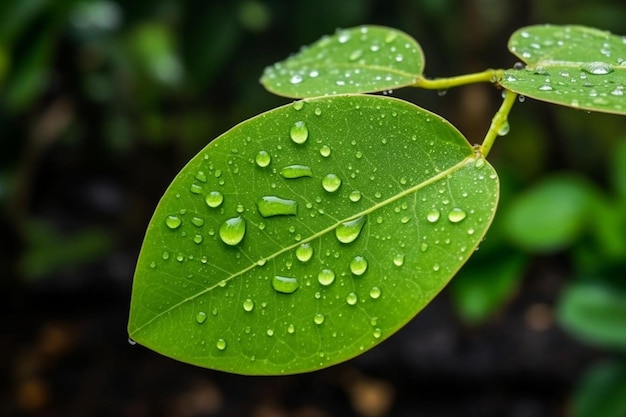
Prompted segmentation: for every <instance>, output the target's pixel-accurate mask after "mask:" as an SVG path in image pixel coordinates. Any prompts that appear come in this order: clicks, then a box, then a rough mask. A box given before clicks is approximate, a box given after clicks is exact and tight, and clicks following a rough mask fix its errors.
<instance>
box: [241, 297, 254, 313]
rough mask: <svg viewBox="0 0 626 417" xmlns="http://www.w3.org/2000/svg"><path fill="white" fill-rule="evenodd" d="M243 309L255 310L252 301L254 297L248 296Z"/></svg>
mask: <svg viewBox="0 0 626 417" xmlns="http://www.w3.org/2000/svg"><path fill="white" fill-rule="evenodd" d="M243 309H244V310H246V311H252V310H254V301H252V299H250V298H246V300H245V301H244V302H243Z"/></svg>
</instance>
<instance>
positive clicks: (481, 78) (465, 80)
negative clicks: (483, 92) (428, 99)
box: [413, 69, 504, 90]
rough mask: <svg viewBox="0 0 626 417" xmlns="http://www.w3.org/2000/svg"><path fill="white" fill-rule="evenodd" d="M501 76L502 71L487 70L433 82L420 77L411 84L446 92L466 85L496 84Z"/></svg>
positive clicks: (438, 79)
mask: <svg viewBox="0 0 626 417" xmlns="http://www.w3.org/2000/svg"><path fill="white" fill-rule="evenodd" d="M502 74H504V70H501V69H487V70H485V71H482V72H477V73H474V74H465V75H459V76H456V77H450V78H437V79H435V80H429V79H427V78H423V77H420V78H418V79H417V81H416V82H415V84H413V87H419V88H425V89H428V90H447V89H448V88H452V87H458V86H460V85H466V84H474V83H481V82H486V83H496V82H497V81H498V80H499V79H500V78H502Z"/></svg>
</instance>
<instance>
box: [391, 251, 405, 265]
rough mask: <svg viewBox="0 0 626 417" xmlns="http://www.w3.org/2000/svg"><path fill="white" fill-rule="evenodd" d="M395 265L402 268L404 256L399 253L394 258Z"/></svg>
mask: <svg viewBox="0 0 626 417" xmlns="http://www.w3.org/2000/svg"><path fill="white" fill-rule="evenodd" d="M393 264H394V265H395V266H402V265H403V264H404V255H403V254H401V253H399V254H397V255H396V256H394V257H393Z"/></svg>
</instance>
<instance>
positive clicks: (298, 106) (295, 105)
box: [293, 100, 304, 110]
mask: <svg viewBox="0 0 626 417" xmlns="http://www.w3.org/2000/svg"><path fill="white" fill-rule="evenodd" d="M303 107H304V100H298V101H294V102H293V108H294V110H302V108H303Z"/></svg>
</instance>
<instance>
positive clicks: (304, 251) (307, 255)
mask: <svg viewBox="0 0 626 417" xmlns="http://www.w3.org/2000/svg"><path fill="white" fill-rule="evenodd" d="M312 257H313V247H312V246H311V244H310V243H303V244H302V245H300V246H298V249H296V258H298V260H299V261H300V262H308V261H309V260H311V258H312Z"/></svg>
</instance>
